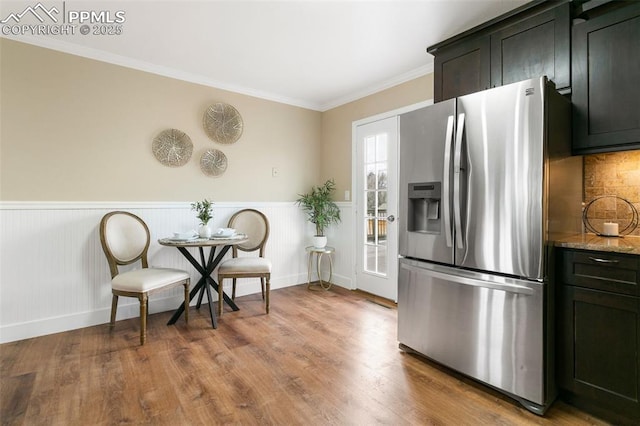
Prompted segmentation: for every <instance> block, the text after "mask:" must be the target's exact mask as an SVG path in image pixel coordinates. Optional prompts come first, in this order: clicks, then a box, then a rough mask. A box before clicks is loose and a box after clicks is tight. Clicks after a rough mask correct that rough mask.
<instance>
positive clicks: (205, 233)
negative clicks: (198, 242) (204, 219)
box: [198, 223, 212, 238]
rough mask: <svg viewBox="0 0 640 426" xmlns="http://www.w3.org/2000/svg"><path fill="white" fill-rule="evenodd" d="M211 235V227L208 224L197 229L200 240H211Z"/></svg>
mask: <svg viewBox="0 0 640 426" xmlns="http://www.w3.org/2000/svg"><path fill="white" fill-rule="evenodd" d="M211 234H212V231H211V227H210V226H209V224H208V223H207V224H206V225H200V228H198V235H199V236H200V238H211Z"/></svg>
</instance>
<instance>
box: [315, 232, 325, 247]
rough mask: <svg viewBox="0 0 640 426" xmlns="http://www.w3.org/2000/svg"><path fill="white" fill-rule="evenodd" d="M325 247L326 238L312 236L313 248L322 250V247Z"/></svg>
mask: <svg viewBox="0 0 640 426" xmlns="http://www.w3.org/2000/svg"><path fill="white" fill-rule="evenodd" d="M326 245H327V237H325V236H322V237H320V236H318V235H314V237H313V246H314V247H315V248H323V247H324V246H326Z"/></svg>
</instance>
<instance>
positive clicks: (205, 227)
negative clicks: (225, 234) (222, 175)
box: [191, 198, 213, 238]
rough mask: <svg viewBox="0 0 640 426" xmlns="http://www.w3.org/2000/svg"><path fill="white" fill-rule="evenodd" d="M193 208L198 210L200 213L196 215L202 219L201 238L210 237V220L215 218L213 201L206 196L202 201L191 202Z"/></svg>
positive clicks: (199, 229) (199, 233) (199, 231)
mask: <svg viewBox="0 0 640 426" xmlns="http://www.w3.org/2000/svg"><path fill="white" fill-rule="evenodd" d="M191 210H194V211H196V212H197V213H198V214H197V215H196V217H197V218H198V219H200V228H198V235H199V236H200V238H210V237H211V227H210V226H209V221H210V220H211V219H213V201H209V200H207V199H206V198H205V199H204V200H202V201H196V202H195V203H191Z"/></svg>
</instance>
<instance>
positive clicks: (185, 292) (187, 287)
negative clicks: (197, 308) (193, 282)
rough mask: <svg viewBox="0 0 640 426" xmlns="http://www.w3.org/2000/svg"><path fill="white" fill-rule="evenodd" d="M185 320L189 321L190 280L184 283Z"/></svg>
mask: <svg viewBox="0 0 640 426" xmlns="http://www.w3.org/2000/svg"><path fill="white" fill-rule="evenodd" d="M184 321H185V322H186V323H189V280H187V282H186V283H184Z"/></svg>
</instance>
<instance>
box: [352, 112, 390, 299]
mask: <svg viewBox="0 0 640 426" xmlns="http://www.w3.org/2000/svg"><path fill="white" fill-rule="evenodd" d="M355 155H356V161H355V163H356V179H355V189H354V196H355V201H356V287H357V288H358V289H359V290H362V291H366V292H368V293H372V294H375V295H377V296H381V297H384V298H386V299H391V300H394V301H395V300H397V294H398V283H397V274H398V227H397V223H396V221H395V218H396V216H397V205H398V200H397V192H398V191H397V182H398V171H397V168H398V167H397V166H398V165H397V159H398V117H397V116H393V117H390V118H385V119H382V120H378V121H374V122H371V123H367V124H362V125H359V126H357V127H356V152H355Z"/></svg>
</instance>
